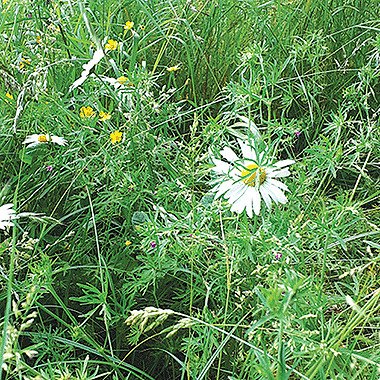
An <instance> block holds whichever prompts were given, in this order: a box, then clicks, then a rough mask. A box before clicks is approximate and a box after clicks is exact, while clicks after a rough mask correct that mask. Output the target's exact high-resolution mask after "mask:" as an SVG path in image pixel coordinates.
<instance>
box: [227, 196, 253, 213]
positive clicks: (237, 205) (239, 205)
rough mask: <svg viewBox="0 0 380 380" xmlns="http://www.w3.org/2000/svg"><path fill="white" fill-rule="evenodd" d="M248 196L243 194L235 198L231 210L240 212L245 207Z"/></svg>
mask: <svg viewBox="0 0 380 380" xmlns="http://www.w3.org/2000/svg"><path fill="white" fill-rule="evenodd" d="M248 200H249V198H248V197H247V196H246V195H245V194H243V195H242V196H241V197H240V198H239V199H237V200H236V201H235V202H233V204H232V203H231V204H232V207H231V211H233V212H237V213H238V214H241V213H242V212H243V211H244V209H245V208H246V207H247V204H248Z"/></svg>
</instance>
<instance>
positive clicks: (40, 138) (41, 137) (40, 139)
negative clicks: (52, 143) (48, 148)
mask: <svg viewBox="0 0 380 380" xmlns="http://www.w3.org/2000/svg"><path fill="white" fill-rule="evenodd" d="M47 141H48V139H47V136H46V135H39V136H38V142H40V143H45V142H47Z"/></svg>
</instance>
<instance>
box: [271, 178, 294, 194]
mask: <svg viewBox="0 0 380 380" xmlns="http://www.w3.org/2000/svg"><path fill="white" fill-rule="evenodd" d="M267 182H268V185H273V186H276V187H278V188H279V189H282V190H285V191H289V188H288V186H286V185H285V184H284V183H282V182H280V181H277V180H276V179H274V178H268V179H267Z"/></svg>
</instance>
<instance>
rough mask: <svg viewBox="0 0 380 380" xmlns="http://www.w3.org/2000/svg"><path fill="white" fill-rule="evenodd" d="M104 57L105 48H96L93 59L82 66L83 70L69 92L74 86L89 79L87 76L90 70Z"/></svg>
mask: <svg viewBox="0 0 380 380" xmlns="http://www.w3.org/2000/svg"><path fill="white" fill-rule="evenodd" d="M103 57H104V51H103V49H102V48H99V49H98V50H96V52H95V53H94V55H93V57H92V59H91V60H90V61H88V62H87V63H85V64H84V65H83V66H82V67H83V71H82V73H81V76H80V77H79V78H78V79H77V80H76V81H75V82H74V83H73V84H72V85H71V86H70V88H69V92H70V91H72V90H74V88H77V87H79V86H80V85H81V84H82V83H83V82H84V81H85V80H86V79H87V77H88V76H89V74H90V70H91V69H92V68H93V67H95V66H96V65H97V64H98V63H99V62H100V61H101V59H102V58H103Z"/></svg>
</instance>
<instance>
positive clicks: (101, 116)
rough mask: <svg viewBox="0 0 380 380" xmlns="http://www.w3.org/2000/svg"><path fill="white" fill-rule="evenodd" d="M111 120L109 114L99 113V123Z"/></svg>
mask: <svg viewBox="0 0 380 380" xmlns="http://www.w3.org/2000/svg"><path fill="white" fill-rule="evenodd" d="M109 119H111V114H110V113H108V112H104V111H100V112H99V121H106V120H109Z"/></svg>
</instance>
